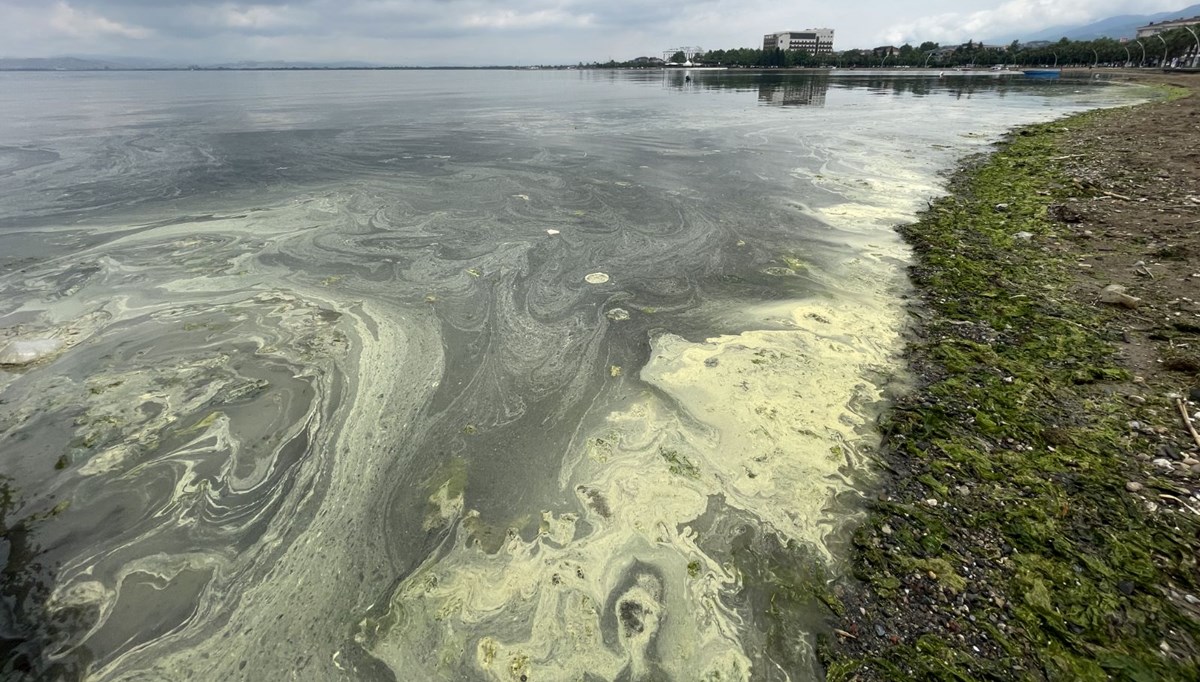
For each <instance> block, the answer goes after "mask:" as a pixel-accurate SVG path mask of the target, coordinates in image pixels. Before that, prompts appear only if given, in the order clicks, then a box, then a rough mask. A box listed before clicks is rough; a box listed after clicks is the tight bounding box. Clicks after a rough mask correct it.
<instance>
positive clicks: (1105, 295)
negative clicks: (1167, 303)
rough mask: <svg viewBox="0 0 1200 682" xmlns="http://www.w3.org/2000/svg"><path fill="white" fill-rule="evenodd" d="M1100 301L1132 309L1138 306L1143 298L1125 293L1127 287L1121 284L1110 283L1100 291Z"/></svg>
mask: <svg viewBox="0 0 1200 682" xmlns="http://www.w3.org/2000/svg"><path fill="white" fill-rule="evenodd" d="M1100 302H1101V303H1108V304H1111V305H1119V306H1122V307H1124V308H1131V309H1132V308H1136V307H1138V305H1140V304H1141V302H1142V299H1140V298H1138V297H1137V296H1130V295H1129V294H1127V293H1125V287H1123V286H1121V285H1120V284H1110V285H1108V286H1106V287H1104V289H1103V290H1102V291H1101V292H1100Z"/></svg>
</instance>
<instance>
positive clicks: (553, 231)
mask: <svg viewBox="0 0 1200 682" xmlns="http://www.w3.org/2000/svg"><path fill="white" fill-rule="evenodd" d="M546 234H558V230H546Z"/></svg>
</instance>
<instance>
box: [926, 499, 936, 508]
mask: <svg viewBox="0 0 1200 682" xmlns="http://www.w3.org/2000/svg"><path fill="white" fill-rule="evenodd" d="M925 504H927V505H929V506H930V507H936V506H938V501H937V500H935V499H934V498H932V497H931V498H929V499H928V500H925Z"/></svg>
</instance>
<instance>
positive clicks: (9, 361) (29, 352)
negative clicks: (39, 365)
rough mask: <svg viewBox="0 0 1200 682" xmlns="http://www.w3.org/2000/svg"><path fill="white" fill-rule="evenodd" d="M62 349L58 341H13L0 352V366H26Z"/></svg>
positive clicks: (60, 342)
mask: <svg viewBox="0 0 1200 682" xmlns="http://www.w3.org/2000/svg"><path fill="white" fill-rule="evenodd" d="M59 348H62V341H59V340H58V339H27V340H24V341H13V342H12V343H10V344H8V346H6V347H5V348H4V350H3V351H0V365H28V364H30V363H34V362H37V361H38V360H41V359H42V358H44V357H46V356H48V355H53V354H54V353H56V352H58V349H59Z"/></svg>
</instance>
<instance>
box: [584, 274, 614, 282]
mask: <svg viewBox="0 0 1200 682" xmlns="http://www.w3.org/2000/svg"><path fill="white" fill-rule="evenodd" d="M583 281H585V282H587V283H588V284H604V283H605V282H607V281H608V275H606V274H604V273H603V272H593V273H591V274H590V275H588V276H587V277H584V278H583Z"/></svg>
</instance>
